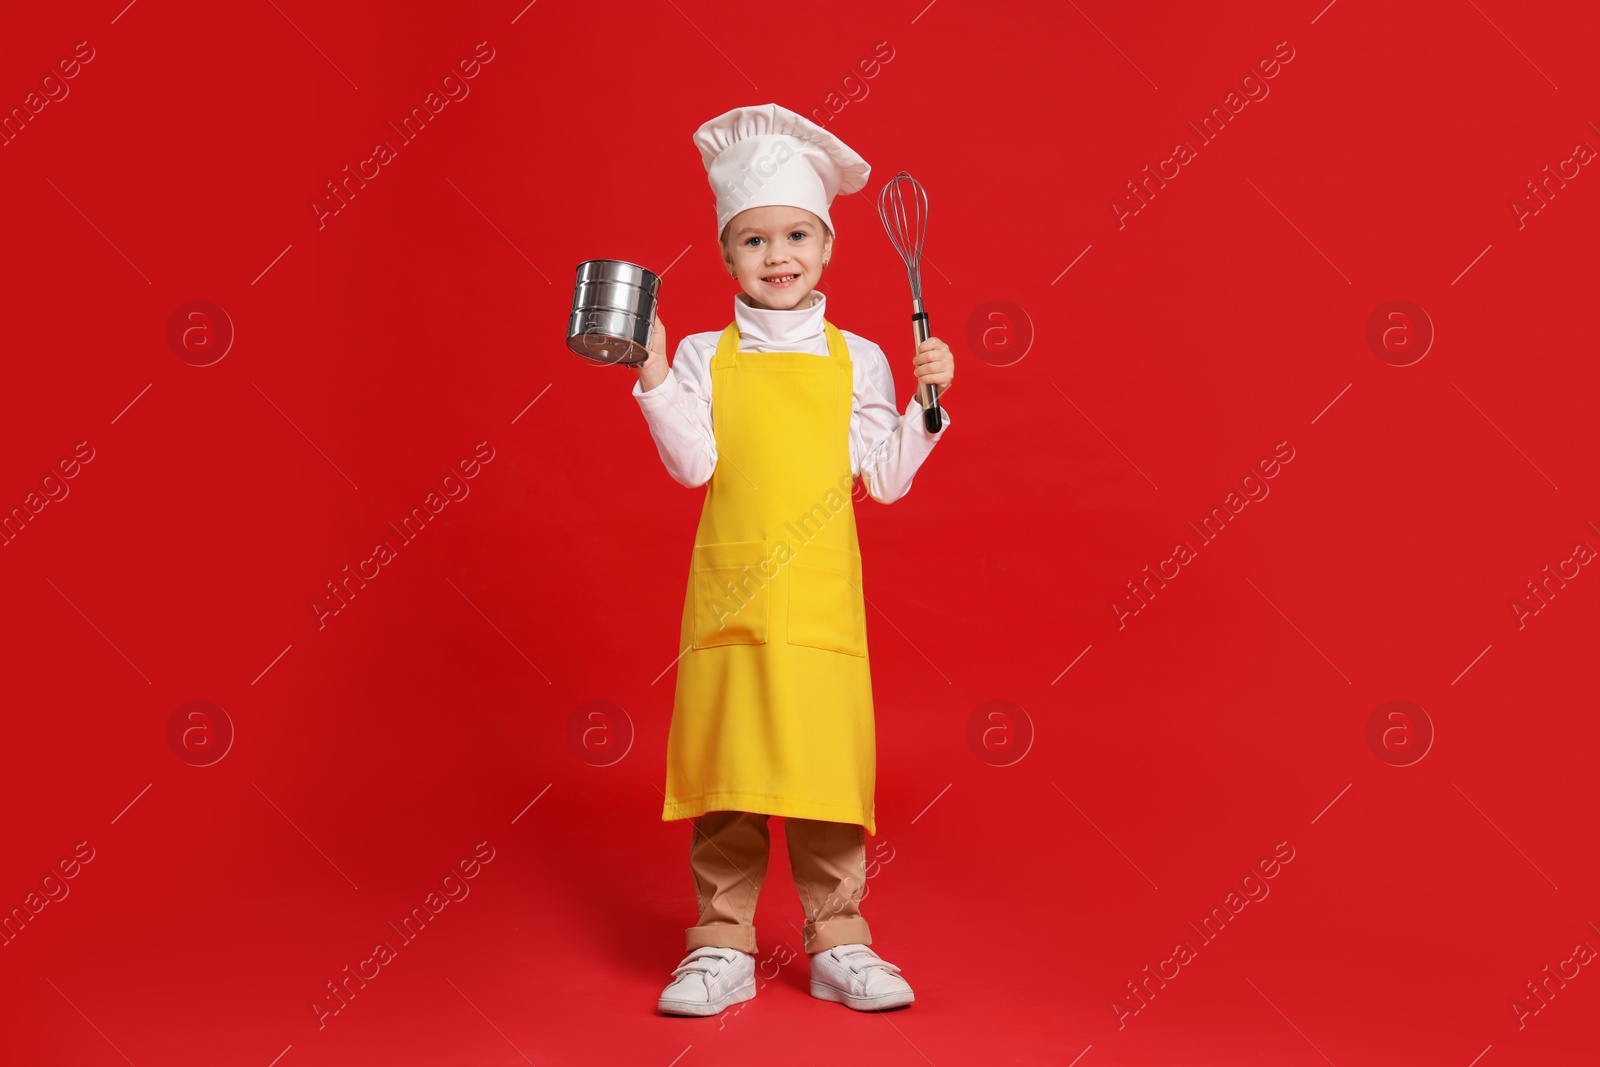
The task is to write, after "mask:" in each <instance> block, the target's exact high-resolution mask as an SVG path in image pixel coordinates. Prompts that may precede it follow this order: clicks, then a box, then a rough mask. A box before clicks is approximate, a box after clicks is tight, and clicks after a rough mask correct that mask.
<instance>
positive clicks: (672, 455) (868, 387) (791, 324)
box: [633, 291, 951, 504]
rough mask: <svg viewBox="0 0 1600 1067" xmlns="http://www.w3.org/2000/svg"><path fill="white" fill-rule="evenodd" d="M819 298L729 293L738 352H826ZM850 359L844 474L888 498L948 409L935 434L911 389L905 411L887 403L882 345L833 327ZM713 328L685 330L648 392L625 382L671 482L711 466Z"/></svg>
mask: <svg viewBox="0 0 1600 1067" xmlns="http://www.w3.org/2000/svg"><path fill="white" fill-rule="evenodd" d="M826 309H827V297H826V296H825V295H824V294H823V293H821V292H818V291H813V292H812V294H811V306H810V307H805V308H795V309H793V310H787V311H780V310H774V309H771V308H758V307H751V306H750V305H749V304H746V303H745V302H744V300H743V294H742V293H741V294H739V295H737V296H735V297H734V300H733V317H734V321H735V322H736V323H737V324H738V326H739V349H740V351H743V352H809V353H812V354H815V355H818V356H826V355H827V354H828V338H827V335H826V333H825V332H824V331H823V328H822V320H823V317H824V315H825V313H826ZM839 333H840V334H842V335H843V337H844V340H845V345H846V347H847V348H848V349H849V351H850V359H851V362H852V363H853V364H854V366H853V368H852V370H853V374H852V378H853V380H854V384H853V388H852V395H851V403H850V473H851V474H852V475H857V474H859V475H860V476H861V480H862V482H863V484H864V485H865V486H866V489H867V493H868V494H869V495H870V496H871V497H872V498H873V499H874V500H876V501H878V502H879V503H882V504H892V503H894V502H895V501H896V500H899V499H900V498H901V497H903V496H905V495H906V493H907V492H909V491H910V490H911V480H912V479H913V478H914V477H915V476H916V473H917V468H919V467H921V466H922V462H923V460H925V459H927V458H928V453H930V452H932V451H933V446H934V445H936V444H938V443H939V440H940V438H942V437H943V436H944V435H945V434H946V433H947V432H949V431H948V427H949V425H950V421H951V420H950V412H949V411H948V410H947V409H946V408H945V406H944V404H942V403H941V404H940V405H939V410H940V412H941V413H942V414H943V415H944V422H943V423H942V424H941V428H940V431H939V432H938V433H936V434H934V433H929V432H928V431H927V428H926V427H925V426H924V425H923V422H922V418H923V409H922V404H921V403H920V402H919V401H918V400H917V398H916V396H915V395H914V394H913V396H912V398H911V399H910V401H908V402H907V404H906V408H905V413H904V414H899V413H897V411H896V409H895V405H894V375H893V374H892V373H891V372H890V370H889V360H888V358H887V357H886V356H885V355H884V354H883V349H881V348H879V347H878V346H877V345H875V344H873V343H872V342H871V341H868V340H867V339H866V338H864V337H860V336H857V335H856V334H853V333H851V332H850V331H849V330H840V331H839ZM721 336H722V331H721V330H712V331H709V332H706V333H692V334H689V335H688V336H686V337H684V338H683V340H681V341H679V342H678V351H677V353H676V354H675V355H674V356H673V357H672V364H671V366H670V367H669V368H668V369H667V376H666V377H665V378H664V379H662V381H661V382H660V384H658V385H657V386H656V387H655V388H654V389H651V390H649V391H648V392H646V391H644V389H643V388H642V385H643V383H642V382H637V381H636V382H635V383H634V386H633V396H634V399H635V400H637V401H638V402H639V408H640V410H642V411H643V412H644V417H645V421H646V422H648V423H649V425H650V436H651V437H653V438H654V439H655V442H656V451H657V452H659V453H660V454H661V462H662V463H664V464H665V465H666V468H667V473H668V474H670V475H671V476H672V478H673V480H674V481H676V482H678V483H679V484H681V485H685V486H690V487H693V486H697V485H704V484H705V483H706V482H708V481H710V480H711V472H712V471H713V470H715V469H716V466H717V440H716V435H715V434H714V433H713V431H712V411H711V357H712V356H714V355H715V354H716V351H717V341H718V340H719V339H720V338H721Z"/></svg>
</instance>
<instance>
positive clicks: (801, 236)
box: [789, 230, 806, 241]
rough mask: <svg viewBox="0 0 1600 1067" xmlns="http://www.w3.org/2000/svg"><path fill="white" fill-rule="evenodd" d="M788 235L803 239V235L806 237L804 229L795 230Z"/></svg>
mask: <svg viewBox="0 0 1600 1067" xmlns="http://www.w3.org/2000/svg"><path fill="white" fill-rule="evenodd" d="M789 236H790V237H798V238H800V239H801V240H802V241H803V240H805V237H806V231H804V230H796V231H794V232H793V233H791V234H790V235H789Z"/></svg>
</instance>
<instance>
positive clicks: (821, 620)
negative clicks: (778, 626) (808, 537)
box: [788, 544, 867, 656]
mask: <svg viewBox="0 0 1600 1067" xmlns="http://www.w3.org/2000/svg"><path fill="white" fill-rule="evenodd" d="M788 566H789V643H790V644H792V645H808V646H810V647H811V648H825V649H827V650H828V651H830V652H843V653H844V654H845V655H848V656H865V655H866V654H867V613H866V607H865V605H864V604H863V603H862V593H861V565H860V563H859V562H858V561H857V557H856V556H855V555H854V554H852V553H850V552H846V551H845V550H844V549H841V548H832V547H830V546H828V545H817V544H811V545H806V546H804V547H803V548H801V549H800V550H799V552H798V553H796V555H795V557H794V558H793V559H792V560H791V561H790V562H789V565H788Z"/></svg>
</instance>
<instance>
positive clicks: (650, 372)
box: [634, 315, 667, 393]
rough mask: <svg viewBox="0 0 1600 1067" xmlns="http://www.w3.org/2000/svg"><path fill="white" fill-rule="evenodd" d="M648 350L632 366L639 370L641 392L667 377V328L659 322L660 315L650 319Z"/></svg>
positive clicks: (645, 391)
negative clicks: (642, 359) (648, 353)
mask: <svg viewBox="0 0 1600 1067" xmlns="http://www.w3.org/2000/svg"><path fill="white" fill-rule="evenodd" d="M649 352H650V355H649V356H648V358H646V359H645V361H644V362H643V363H640V364H637V365H636V366H635V367H634V369H635V370H637V371H638V372H639V391H640V392H643V393H648V392H649V391H650V390H652V389H654V388H655V387H656V386H658V385H660V384H661V383H662V381H664V380H665V379H666V377H667V329H666V327H665V326H663V325H662V324H661V316H660V315H655V316H653V317H652V318H651V320H650V345H649Z"/></svg>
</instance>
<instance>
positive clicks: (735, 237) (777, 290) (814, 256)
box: [722, 205, 833, 311]
mask: <svg viewBox="0 0 1600 1067" xmlns="http://www.w3.org/2000/svg"><path fill="white" fill-rule="evenodd" d="M832 253H833V235H832V234H831V233H829V232H828V230H827V227H825V226H823V225H822V220H821V219H819V218H817V216H816V215H814V214H812V213H811V212H809V211H807V210H805V209H804V208H798V207H783V206H781V205H776V206H769V207H753V208H748V209H747V210H744V211H741V212H739V214H737V215H735V216H734V217H733V218H732V219H730V220H729V221H728V229H727V234H726V237H725V238H724V240H723V245H722V254H723V258H724V259H725V260H726V261H727V263H728V266H729V268H730V269H731V270H732V271H733V273H734V277H735V278H737V279H738V281H739V287H740V288H742V289H743V290H744V291H745V292H746V293H747V294H749V296H750V303H751V304H753V305H754V306H756V307H762V308H770V309H772V310H774V311H787V310H790V309H792V308H803V307H809V306H810V304H811V290H812V289H815V288H816V286H817V283H818V282H819V281H821V279H822V264H823V263H825V262H826V261H827V260H828V257H829V256H830V255H832Z"/></svg>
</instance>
